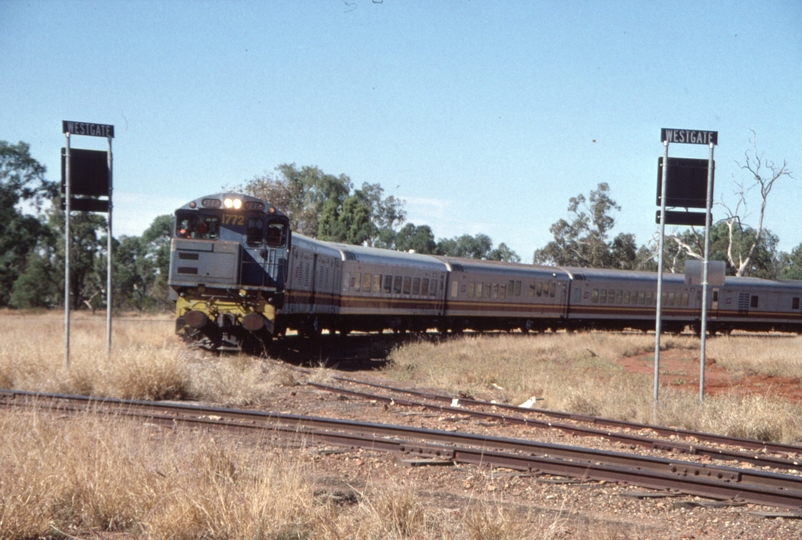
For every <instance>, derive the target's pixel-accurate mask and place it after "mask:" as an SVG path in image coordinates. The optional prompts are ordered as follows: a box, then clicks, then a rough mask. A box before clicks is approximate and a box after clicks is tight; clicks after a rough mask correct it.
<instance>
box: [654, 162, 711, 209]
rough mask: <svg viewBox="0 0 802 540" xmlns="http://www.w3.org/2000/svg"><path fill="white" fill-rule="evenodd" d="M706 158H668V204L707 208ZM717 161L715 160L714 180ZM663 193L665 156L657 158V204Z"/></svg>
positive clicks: (658, 204)
mask: <svg viewBox="0 0 802 540" xmlns="http://www.w3.org/2000/svg"><path fill="white" fill-rule="evenodd" d="M707 165H708V160H706V159H688V158H668V176H667V177H666V206H674V207H681V208H707ZM715 177H716V162H715V161H714V162H713V181H714V182H715ZM662 193H663V158H662V157H661V158H658V160H657V206H661V204H660V196H661V195H662Z"/></svg>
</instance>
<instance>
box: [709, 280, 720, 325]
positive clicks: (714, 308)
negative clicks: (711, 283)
mask: <svg viewBox="0 0 802 540" xmlns="http://www.w3.org/2000/svg"><path fill="white" fill-rule="evenodd" d="M711 294H712V296H711V298H712V300H713V301H712V302H711V304H710V313H708V314H707V316H708V317H710V318H711V319H715V318H716V317H718V295H719V290H718V287H713V290H712V291H711Z"/></svg>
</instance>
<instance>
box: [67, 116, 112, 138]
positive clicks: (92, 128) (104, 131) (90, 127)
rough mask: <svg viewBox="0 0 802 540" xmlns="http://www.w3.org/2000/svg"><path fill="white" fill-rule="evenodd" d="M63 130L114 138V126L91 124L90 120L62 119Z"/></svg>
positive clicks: (75, 133)
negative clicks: (73, 120) (74, 120)
mask: <svg viewBox="0 0 802 540" xmlns="http://www.w3.org/2000/svg"><path fill="white" fill-rule="evenodd" d="M61 132H62V133H70V134H72V135H87V136H89V137H106V138H111V139H113V138H114V126H113V125H109V124H90V123H88V122H70V121H68V120H62V121H61Z"/></svg>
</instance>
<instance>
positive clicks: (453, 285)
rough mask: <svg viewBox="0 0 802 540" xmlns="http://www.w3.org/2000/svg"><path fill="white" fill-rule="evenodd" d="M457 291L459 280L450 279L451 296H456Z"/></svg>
mask: <svg viewBox="0 0 802 540" xmlns="http://www.w3.org/2000/svg"><path fill="white" fill-rule="evenodd" d="M457 293H459V281H452V282H451V296H452V297H456V296H457Z"/></svg>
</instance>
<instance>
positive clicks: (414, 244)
mask: <svg viewBox="0 0 802 540" xmlns="http://www.w3.org/2000/svg"><path fill="white" fill-rule="evenodd" d="M395 249H397V250H398V251H414V252H415V253H424V254H432V253H435V250H436V249H437V244H436V243H435V241H434V233H433V232H432V228H431V227H429V226H428V225H421V226H420V227H417V226H415V224H414V223H407V224H406V225H404V226H403V227H401V230H399V231H398V233H397V234H396V235H395Z"/></svg>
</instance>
